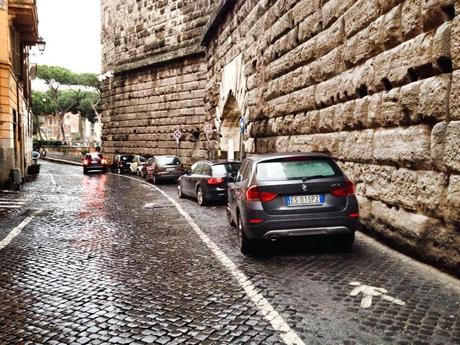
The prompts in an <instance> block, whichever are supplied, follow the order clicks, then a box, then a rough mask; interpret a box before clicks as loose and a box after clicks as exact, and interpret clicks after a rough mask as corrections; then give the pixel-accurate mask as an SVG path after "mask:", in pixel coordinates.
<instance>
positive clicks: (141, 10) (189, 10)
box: [101, 0, 212, 72]
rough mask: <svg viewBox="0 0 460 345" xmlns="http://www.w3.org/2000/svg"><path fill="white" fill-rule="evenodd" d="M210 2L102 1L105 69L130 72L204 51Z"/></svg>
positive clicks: (168, 0)
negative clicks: (202, 39)
mask: <svg viewBox="0 0 460 345" xmlns="http://www.w3.org/2000/svg"><path fill="white" fill-rule="evenodd" d="M210 3H211V1H210V0H194V1H187V0H156V1H147V0H103V1H101V7H102V8H101V10H102V30H101V42H102V69H103V71H104V72H105V71H108V70H114V71H122V70H130V69H133V68H138V67H142V66H147V65H151V64H153V63H156V62H161V61H164V60H171V59H175V58H179V57H181V56H185V55H189V54H192V53H196V52H199V51H202V48H200V45H199V42H200V37H201V34H202V31H203V27H204V26H205V25H206V22H207V20H208V16H209V14H210V11H211V10H212V6H210Z"/></svg>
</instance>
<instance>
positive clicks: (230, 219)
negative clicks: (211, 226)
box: [227, 205, 235, 227]
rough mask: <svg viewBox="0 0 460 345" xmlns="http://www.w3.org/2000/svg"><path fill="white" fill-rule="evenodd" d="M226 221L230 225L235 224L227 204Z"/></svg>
mask: <svg viewBox="0 0 460 345" xmlns="http://www.w3.org/2000/svg"><path fill="white" fill-rule="evenodd" d="M227 222H228V224H229V225H230V226H233V227H234V226H235V222H234V221H233V219H232V213H231V212H230V206H229V205H227Z"/></svg>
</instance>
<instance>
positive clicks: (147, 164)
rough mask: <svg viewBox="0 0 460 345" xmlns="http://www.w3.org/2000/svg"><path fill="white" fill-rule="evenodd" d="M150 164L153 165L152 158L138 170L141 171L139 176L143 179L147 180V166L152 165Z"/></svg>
mask: <svg viewBox="0 0 460 345" xmlns="http://www.w3.org/2000/svg"><path fill="white" fill-rule="evenodd" d="M152 163H153V157H150V158H148V159H147V161H146V162H145V164H142V166H141V168H140V171H141V176H142V177H143V178H147V166H150V165H152Z"/></svg>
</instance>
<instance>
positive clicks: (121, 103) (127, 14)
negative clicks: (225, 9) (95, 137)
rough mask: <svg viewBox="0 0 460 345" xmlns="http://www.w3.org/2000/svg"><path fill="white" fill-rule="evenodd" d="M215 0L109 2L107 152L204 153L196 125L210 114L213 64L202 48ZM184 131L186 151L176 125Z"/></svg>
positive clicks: (105, 4) (105, 6)
mask: <svg viewBox="0 0 460 345" xmlns="http://www.w3.org/2000/svg"><path fill="white" fill-rule="evenodd" d="M211 9H212V8H211V6H210V4H209V1H206V0H200V1H185V0H175V1H171V0H170V1H165V0H163V1H154V2H153V1H145V0H143V1H140V0H128V1H126V0H117V1H113V0H110V1H102V14H103V21H102V23H103V24H102V25H103V27H102V45H103V71H104V72H107V71H113V73H114V77H113V78H110V79H108V80H107V81H106V82H105V83H104V86H103V95H102V98H103V116H102V121H103V123H104V127H103V142H104V151H105V152H106V153H108V154H111V153H118V152H119V153H139V154H154V153H156V154H171V153H176V152H177V154H179V155H180V156H181V157H184V162H185V163H189V164H190V163H191V162H192V160H193V159H197V158H200V157H204V156H205V155H206V152H205V150H204V143H202V142H201V141H200V140H199V137H198V135H197V136H194V135H193V134H192V132H194V131H195V132H196V133H197V134H198V131H196V129H201V128H202V124H203V122H204V118H205V109H204V102H203V98H204V90H205V86H206V80H205V78H206V64H205V60H204V49H203V48H202V47H200V44H199V43H200V37H201V34H202V31H203V27H204V25H205V24H206V22H207V20H208V16H209V13H210V11H211ZM177 127H180V129H181V131H182V132H183V133H184V135H183V137H182V140H181V144H180V150H177V151H176V143H175V141H174V140H173V138H172V132H173V131H174V129H175V128H177Z"/></svg>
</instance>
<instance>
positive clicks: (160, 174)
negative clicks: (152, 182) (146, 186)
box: [155, 171, 183, 180]
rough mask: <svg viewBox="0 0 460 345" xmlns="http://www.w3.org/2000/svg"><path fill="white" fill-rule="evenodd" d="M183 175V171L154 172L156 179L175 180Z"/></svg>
mask: <svg viewBox="0 0 460 345" xmlns="http://www.w3.org/2000/svg"><path fill="white" fill-rule="evenodd" d="M182 175H183V173H170V172H161V171H159V172H157V173H156V174H155V176H156V178H157V179H165V180H167V179H169V180H176V179H178V178H179V177H181V176H182Z"/></svg>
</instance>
